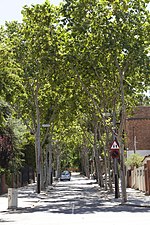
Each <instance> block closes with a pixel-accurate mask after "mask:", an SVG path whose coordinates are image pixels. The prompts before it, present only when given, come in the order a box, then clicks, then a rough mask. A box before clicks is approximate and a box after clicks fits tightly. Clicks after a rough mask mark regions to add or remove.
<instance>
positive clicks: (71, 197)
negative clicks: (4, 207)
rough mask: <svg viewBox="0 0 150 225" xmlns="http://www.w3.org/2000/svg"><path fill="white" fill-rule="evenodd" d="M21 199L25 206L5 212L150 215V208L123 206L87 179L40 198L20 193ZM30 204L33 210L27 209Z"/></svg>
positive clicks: (74, 180) (77, 179)
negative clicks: (26, 204)
mask: <svg viewBox="0 0 150 225" xmlns="http://www.w3.org/2000/svg"><path fill="white" fill-rule="evenodd" d="M19 195H20V198H25V201H24V205H23V206H24V207H19V208H17V210H14V211H13V210H12V211H11V210H9V211H5V213H6V214H7V213H9V214H10V213H18V214H21V213H34V212H47V213H61V214H94V213H97V212H131V213H139V212H141V213H142V212H144V213H145V212H150V208H146V207H136V206H133V205H121V204H120V203H119V202H120V201H118V199H117V200H116V199H114V197H113V198H112V194H111V195H109V194H108V193H107V194H106V193H105V192H102V191H101V190H99V188H98V186H97V184H95V181H93V182H92V181H89V180H86V179H84V178H83V177H74V178H72V180H71V181H70V182H58V183H57V184H56V186H55V187H53V188H52V189H50V190H49V191H48V192H47V194H44V193H43V194H40V195H37V194H36V193H35V192H33V190H31V193H30V191H29V190H27V192H25V191H23V190H22V191H20V193H19ZM25 203H28V204H29V203H30V205H31V207H26V206H25Z"/></svg>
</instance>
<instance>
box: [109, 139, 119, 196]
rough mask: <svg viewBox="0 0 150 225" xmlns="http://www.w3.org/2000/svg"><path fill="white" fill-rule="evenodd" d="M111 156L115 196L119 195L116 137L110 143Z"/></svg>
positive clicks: (117, 145)
mask: <svg viewBox="0 0 150 225" xmlns="http://www.w3.org/2000/svg"><path fill="white" fill-rule="evenodd" d="M110 149H111V156H112V158H113V160H114V174H115V198H118V197H119V185H118V166H117V161H118V159H119V157H120V152H119V144H118V141H117V139H116V138H115V140H114V141H113V143H112V145H111V148H110Z"/></svg>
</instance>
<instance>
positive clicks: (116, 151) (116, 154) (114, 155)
mask: <svg viewBox="0 0 150 225" xmlns="http://www.w3.org/2000/svg"><path fill="white" fill-rule="evenodd" d="M119 156H120V152H119V149H114V150H111V157H112V158H113V159H115V158H116V159H118V158H119Z"/></svg>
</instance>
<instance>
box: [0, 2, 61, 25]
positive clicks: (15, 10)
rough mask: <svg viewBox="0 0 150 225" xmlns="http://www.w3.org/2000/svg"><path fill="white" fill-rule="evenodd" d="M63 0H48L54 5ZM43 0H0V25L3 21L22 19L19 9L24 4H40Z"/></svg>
mask: <svg viewBox="0 0 150 225" xmlns="http://www.w3.org/2000/svg"><path fill="white" fill-rule="evenodd" d="M62 1H63V0H50V2H51V3H52V4H54V5H58V4H59V3H60V2H62ZM43 2H45V0H0V25H4V24H5V21H12V20H18V21H21V20H22V15H21V10H22V7H23V6H24V5H31V4H38V3H39V4H41V3H43Z"/></svg>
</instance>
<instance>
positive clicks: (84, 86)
mask: <svg viewBox="0 0 150 225" xmlns="http://www.w3.org/2000/svg"><path fill="white" fill-rule="evenodd" d="M146 6H147V1H144V0H141V1H136V0H132V1H130V0H129V1H118V0H114V1H98V0H93V1H91V0H85V1H83V0H79V1H70V0H66V1H64V3H62V4H61V5H60V6H59V7H54V6H52V5H50V3H49V1H45V3H43V4H41V5H40V4H36V5H31V6H30V7H28V6H25V7H24V8H23V10H22V14H23V21H22V23H17V22H11V23H6V26H5V29H4V28H1V34H0V79H1V86H0V87H1V88H0V94H1V96H2V101H1V102H0V109H1V112H0V122H1V124H2V128H3V130H4V129H5V128H6V125H8V124H9V123H10V124H11V126H13V129H12V130H13V132H14V136H15V138H13V146H15V149H16V150H15V151H16V153H17V154H18V156H17V158H18V159H19V158H21V157H22V156H21V154H20V153H21V152H22V149H23V148H24V154H25V159H26V163H28V164H30V163H31V159H30V157H28V155H30V156H31V155H32V157H31V158H32V160H33V158H34V157H36V154H35V153H34V150H33V148H34V147H33V142H35V145H37V139H38V138H39V136H40V138H41V140H40V141H41V142H42V147H43V146H44V147H45V145H46V141H47V137H46V135H47V134H48V133H50V135H51V136H53V137H52V139H54V140H58V141H59V143H60V148H61V152H62V160H63V163H64V164H66V163H68V162H67V161H68V160H69V163H71V166H73V164H75V165H77V164H78V162H77V161H79V160H81V159H80V150H81V149H82V147H83V146H84V144H85V143H84V142H85V139H86V141H87V143H86V144H87V148H89V149H92V147H93V143H94V141H93V139H94V128H95V124H97V123H98V124H99V126H100V129H99V130H100V132H99V137H98V138H97V146H98V144H99V143H100V145H101V148H102V149H104V148H105V143H104V142H105V140H106V136H107V135H106V131H107V130H108V129H109V132H110V130H111V126H112V124H111V120H109V121H106V120H105V118H104V117H103V114H104V113H107V112H108V113H110V115H111V117H112V113H113V110H115V113H116V119H117V121H118V123H120V122H121V105H122V99H121V90H120V82H121V77H122V78H123V87H124V92H125V93H124V94H125V104H126V109H127V110H130V108H132V107H133V105H137V104H139V103H141V102H148V100H147V99H144V95H143V94H141V93H144V91H146V90H147V88H148V87H147V84H148V83H149V72H150V67H149V60H150V58H149V30H150V15H149V12H148V11H147V9H146ZM10 106H11V107H12V108H13V110H14V112H13V113H11V110H10ZM114 108H115V109H114ZM10 117H13V118H12V120H11V119H10ZM13 121H17V123H16V124H15V123H14V122H13ZM18 121H21V122H19V123H18ZM23 123H24V125H25V126H24V125H23ZM45 123H49V124H50V128H49V131H48V130H47V129H45V130H44V129H43V128H41V130H40V134H37V131H38V127H39V125H41V124H45ZM19 124H20V125H19ZM18 125H19V126H18ZM26 129H28V132H31V133H32V134H34V135H35V136H32V137H33V138H31V136H30V135H29V133H28V135H29V136H28V135H27V133H26ZM47 131H48V132H47ZM25 133H26V135H25ZM100 133H101V134H100ZM38 135H39V136H38ZM27 136H28V137H27ZM22 137H23V138H22ZM108 138H109V139H111V135H108ZM31 139H32V140H31ZM44 141H45V143H44ZM36 147H37V146H36ZM13 148H14V147H13ZM36 151H37V149H36ZM28 153H29V154H28ZM76 153H77V154H76ZM90 154H91V155H92V154H93V153H92V151H91V152H90ZM65 155H69V157H68V159H67V160H65ZM33 161H36V160H33ZM17 162H18V165H19V164H20V163H19V161H17ZM79 164H80V163H79Z"/></svg>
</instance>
